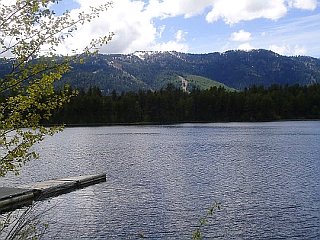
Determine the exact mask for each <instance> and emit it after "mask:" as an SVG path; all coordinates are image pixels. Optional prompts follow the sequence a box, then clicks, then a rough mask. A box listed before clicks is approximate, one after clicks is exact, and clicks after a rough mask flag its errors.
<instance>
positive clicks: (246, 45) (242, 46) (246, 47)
mask: <svg viewBox="0 0 320 240" xmlns="http://www.w3.org/2000/svg"><path fill="white" fill-rule="evenodd" d="M254 48H255V47H253V46H252V45H251V44H250V43H243V44H240V45H239V46H238V48H237V49H238V50H244V51H250V50H252V49H254Z"/></svg>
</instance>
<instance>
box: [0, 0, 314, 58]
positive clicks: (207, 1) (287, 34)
mask: <svg viewBox="0 0 320 240" xmlns="http://www.w3.org/2000/svg"><path fill="white" fill-rule="evenodd" d="M1 1H7V0H1ZM8 1H12V0H8ZM107 2H108V1H107V0H91V1H88V0H62V1H61V2H60V3H58V4H57V5H56V6H53V7H52V8H53V9H54V10H55V11H56V13H57V15H59V14H61V13H62V12H63V11H64V10H66V9H68V10H70V11H71V13H72V14H74V15H76V14H77V13H78V12H79V11H80V10H87V9H88V7H89V6H90V5H91V6H97V5H99V4H104V3H107ZM112 2H113V4H112V7H111V8H109V9H108V10H107V11H106V12H103V13H102V14H101V15H100V18H99V19H97V20H94V21H93V22H91V23H90V24H86V25H84V26H81V27H80V28H79V30H78V32H76V33H74V34H73V38H70V39H67V40H66V42H65V44H64V46H61V48H60V49H59V51H60V53H62V54H66V53H69V52H70V51H71V49H75V48H78V49H81V48H82V47H84V46H85V45H86V44H87V43H88V42H89V41H90V40H91V39H92V38H96V37H99V36H102V35H106V34H108V32H113V33H114V34H115V35H114V37H113V39H112V41H111V42H109V44H107V45H105V46H103V47H102V48H101V52H102V53H125V54H127V53H133V52H135V51H179V52H189V53H209V52H224V51H227V50H237V49H239V50H251V49H268V50H272V51H274V52H277V53H279V54H282V55H290V56H292V55H308V56H313V57H317V58H320V41H319V39H320V9H319V5H320V2H318V0H113V1H112Z"/></svg>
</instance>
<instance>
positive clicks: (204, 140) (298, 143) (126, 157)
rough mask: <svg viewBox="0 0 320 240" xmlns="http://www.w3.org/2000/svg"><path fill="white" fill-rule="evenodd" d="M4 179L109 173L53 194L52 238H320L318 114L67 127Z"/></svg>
mask: <svg viewBox="0 0 320 240" xmlns="http://www.w3.org/2000/svg"><path fill="white" fill-rule="evenodd" d="M36 149H37V151H39V152H40V154H41V159H40V160H35V161H32V162H29V163H28V164H27V165H26V166H25V167H24V168H23V170H22V171H21V175H20V176H18V177H13V176H8V177H6V178H5V179H1V184H0V185H2V186H8V185H10V186H15V185H17V184H21V183H28V182H35V181H43V180H49V179H54V178H62V177H69V176H78V175H84V174H85V175H87V174H96V173H106V174H107V181H106V182H105V183H100V184H97V185H94V186H90V187H87V188H84V189H80V190H77V191H75V192H71V193H68V194H64V195H61V196H59V197H56V198H52V199H50V201H44V202H43V203H42V204H41V205H40V206H39V207H40V208H52V209H50V210H49V211H48V212H47V213H46V214H45V215H43V216H42V221H44V222H47V223H49V230H48V233H47V235H46V236H45V237H44V239H53V238H55V239H139V236H144V237H145V238H146V239H191V237H192V232H193V231H194V230H195V229H196V228H197V226H199V220H200V219H201V218H202V217H203V216H205V214H206V211H207V209H208V208H209V207H210V206H211V205H212V204H213V203H215V202H219V203H221V210H219V211H217V212H216V213H214V215H213V216H212V217H210V218H209V219H208V223H207V224H206V226H204V227H203V228H202V232H203V234H204V236H205V237H206V238H205V239H320V122H312V121H310V122H271V123H219V124H181V125H169V126H127V127H125V126H113V127H86V128H66V129H65V130H64V131H63V132H62V133H59V134H57V135H55V136H54V137H51V138H47V139H46V140H45V141H44V142H42V143H41V144H39V145H37V146H36Z"/></svg>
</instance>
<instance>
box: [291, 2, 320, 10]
mask: <svg viewBox="0 0 320 240" xmlns="http://www.w3.org/2000/svg"><path fill="white" fill-rule="evenodd" d="M288 5H289V7H291V8H299V9H305V10H315V9H316V8H317V5H318V3H317V0H288Z"/></svg>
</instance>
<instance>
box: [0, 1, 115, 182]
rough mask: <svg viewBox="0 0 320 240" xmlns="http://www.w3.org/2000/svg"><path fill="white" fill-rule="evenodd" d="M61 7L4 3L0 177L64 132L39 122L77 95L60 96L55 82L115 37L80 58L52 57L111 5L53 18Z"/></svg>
mask: <svg viewBox="0 0 320 240" xmlns="http://www.w3.org/2000/svg"><path fill="white" fill-rule="evenodd" d="M57 3H59V0H17V1H16V3H15V4H13V5H4V4H2V3H0V58H4V60H5V61H7V62H9V63H10V67H9V68H7V70H6V72H4V74H3V75H2V76H3V77H2V78H0V176H5V175H6V174H7V173H8V172H14V173H16V174H18V170H19V167H21V166H22V165H23V164H24V163H25V162H26V161H28V160H30V159H33V158H36V157H37V154H36V153H35V152H34V151H31V150H30V149H31V147H32V146H33V145H34V144H35V143H36V142H39V141H41V140H43V138H44V137H45V136H47V135H52V134H54V133H56V132H57V131H59V130H61V127H51V128H45V127H42V126H41V124H40V123H41V122H42V121H43V120H48V119H49V118H50V117H51V115H52V113H53V111H54V110H56V109H58V108H61V107H62V106H63V105H64V104H65V103H67V102H68V101H69V100H70V97H71V96H73V95H74V92H72V91H71V90H70V89H69V88H68V87H66V88H64V89H63V90H62V91H61V92H60V93H59V95H58V94H56V92H55V91H54V82H55V81H57V80H59V79H61V77H62V75H63V74H65V73H66V72H68V71H69V69H70V67H69V66H70V63H71V62H78V61H81V59H82V58H83V56H86V55H87V54H90V53H92V52H94V51H96V49H97V47H98V46H99V45H101V44H104V43H106V42H108V41H109V40H110V39H111V37H112V34H109V35H108V36H104V37H101V38H99V39H93V40H92V41H91V43H90V44H89V45H88V46H87V47H85V48H84V49H82V50H81V52H82V54H80V55H79V54H78V55H73V56H72V57H66V58H63V60H61V58H57V57H55V58H53V57H54V56H55V55H56V51H57V49H58V47H59V46H60V45H61V44H62V43H63V41H64V40H65V39H66V38H67V37H71V33H72V32H74V31H76V30H77V27H78V26H79V25H82V24H84V23H86V22H90V21H91V20H93V19H95V18H97V17H99V14H100V13H101V12H102V11H105V10H106V9H107V8H109V7H110V3H107V4H105V5H101V6H100V7H97V8H94V7H92V8H91V9H90V11H89V12H80V13H79V14H78V16H77V17H76V18H73V17H72V16H71V14H70V12H68V11H67V12H65V13H64V14H62V15H61V16H55V14H54V12H53V11H52V10H50V5H51V4H57ZM78 51H80V50H75V51H74V53H76V52H78Z"/></svg>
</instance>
